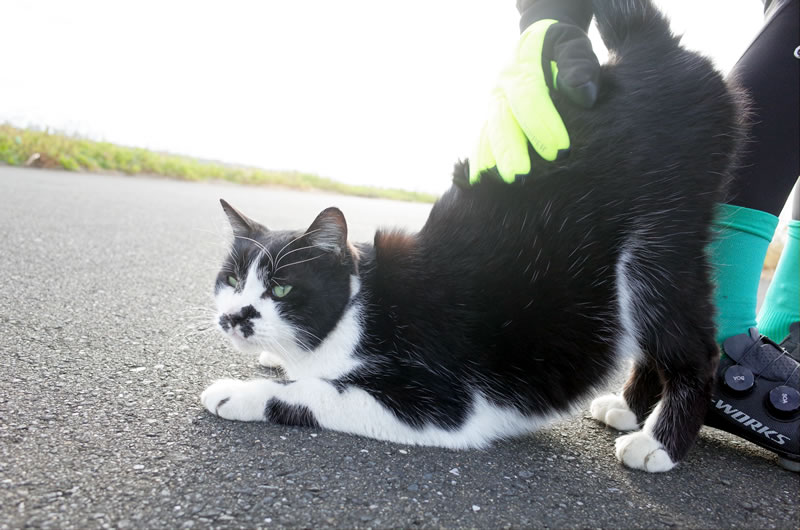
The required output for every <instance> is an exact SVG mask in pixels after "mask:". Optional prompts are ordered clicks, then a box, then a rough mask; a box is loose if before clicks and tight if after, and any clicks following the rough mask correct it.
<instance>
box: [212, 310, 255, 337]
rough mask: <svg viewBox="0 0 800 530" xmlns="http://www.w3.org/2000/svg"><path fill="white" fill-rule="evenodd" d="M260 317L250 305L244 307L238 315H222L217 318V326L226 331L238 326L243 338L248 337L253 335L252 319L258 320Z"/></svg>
mask: <svg viewBox="0 0 800 530" xmlns="http://www.w3.org/2000/svg"><path fill="white" fill-rule="evenodd" d="M260 316H261V313H259V312H258V311H256V308H255V307H253V306H252V305H248V306H245V307H243V308H242V309H241V311H239V312H238V313H232V314H227V315H222V316H221V317H219V325H220V327H221V328H222V329H223V330H225V331H228V330H230V329H232V328H235V327H236V326H239V329H240V330H241V332H242V335H244V336H245V338H247V337H249V336H250V335H252V334H253V322H252V320H253V319H254V318H258V317H260Z"/></svg>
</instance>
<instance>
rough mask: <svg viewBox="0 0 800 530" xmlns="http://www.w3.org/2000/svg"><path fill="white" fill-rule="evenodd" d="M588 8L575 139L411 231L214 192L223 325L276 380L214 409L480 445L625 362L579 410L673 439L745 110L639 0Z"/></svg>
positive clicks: (641, 456)
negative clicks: (591, 50)
mask: <svg viewBox="0 0 800 530" xmlns="http://www.w3.org/2000/svg"><path fill="white" fill-rule="evenodd" d="M595 11H596V16H597V20H598V26H599V29H600V32H601V35H602V36H603V38H604V39H605V41H606V43H607V45H608V47H609V49H610V51H611V52H612V59H611V61H610V63H609V64H608V65H605V66H604V67H603V70H602V74H601V76H602V77H601V86H602V91H601V93H600V95H599V97H598V101H597V104H596V106H595V108H593V109H592V110H584V109H579V108H576V107H574V106H572V105H570V104H568V103H565V104H562V101H561V99H560V96H559V95H558V94H554V96H553V97H554V102H555V104H556V105H557V107H558V109H559V111H560V112H561V114H562V116H563V118H564V122H565V124H566V126H567V129H568V130H569V131H570V137H571V139H572V145H573V147H572V152H571V154H570V156H569V157H568V158H567V159H565V160H561V161H557V162H551V163H547V162H543V161H539V162H537V161H534V162H532V171H531V175H530V176H529V178H527V180H526V181H525V182H523V183H521V184H517V185H506V184H502V183H500V182H499V179H493V178H490V176H488V175H486V176H484V178H482V179H481V183H479V184H476V185H474V186H472V187H469V186H457V185H456V186H453V187H452V188H451V189H450V190H449V191H448V192H447V193H445V195H444V196H443V197H442V198H441V199H440V200H439V201H438V202H437V203H436V204H435V205H434V206H433V208H432V210H431V213H430V216H429V218H428V220H427V222H426V224H425V225H424V227H423V228H422V229H421V230H420V231H419V232H418V233H414V234H409V233H402V232H392V231H379V232H378V233H377V234H376V235H375V239H374V241H373V243H372V244H356V245H353V244H351V243H349V242H348V240H347V226H346V222H345V219H344V216H343V214H342V213H341V212H340V211H339V210H338V209H335V208H329V209H327V210H325V211H323V212H322V213H321V214H320V215H319V216H318V217H317V218H316V220H315V221H314V222H313V223H312V224H311V226H310V227H309V228H308V229H307V230H306V231H305V232H302V231H301V232H291V231H273V230H269V229H267V228H266V227H264V226H263V225H260V224H258V223H256V222H255V221H252V220H250V219H248V218H247V217H245V216H244V215H243V214H241V213H240V212H238V211H236V210H235V209H234V208H232V207H231V206H230V205H228V204H227V203H224V201H223V207H224V208H225V211H226V213H227V215H228V218H229V220H230V221H231V225H232V227H233V232H234V236H235V237H234V242H233V246H232V251H231V253H230V255H229V256H228V258H227V259H226V262H225V265H224V266H223V268H222V270H221V272H220V274H219V276H218V277H217V283H216V301H217V307H218V310H219V317H218V318H219V325H220V328H221V329H222V331H223V333H225V334H226V335H227V336H229V337H230V339H231V340H232V341H233V342H234V344H235V345H236V346H237V347H238V348H239V349H242V350H244V351H252V352H254V353H260V352H262V351H264V350H267V351H269V352H270V353H269V354H263V355H262V360H263V362H264V363H275V364H280V365H281V367H282V368H283V369H284V371H285V374H286V378H287V379H286V380H280V381H278V380H268V379H256V380H251V381H234V380H222V381H218V382H216V383H214V384H213V385H212V386H210V387H209V388H208V389H207V390H206V391H205V392H204V393H203V395H202V402H203V404H204V406H205V407H206V408H207V409H208V410H209V411H211V412H213V413H215V414H217V415H219V416H221V417H224V418H228V419H233V420H242V421H272V422H278V423H285V424H294V425H316V426H320V427H323V428H328V429H334V430H338V431H343V432H349V433H354V434H358V435H363V436H369V437H373V438H379V439H384V440H391V441H396V442H401V443H409V444H424V445H436V446H443V447H453V448H470V447H483V446H486V445H487V444H489V443H490V442H491V441H492V440H495V439H498V438H502V437H508V436H514V435H519V434H523V433H526V432H530V431H532V430H534V429H536V428H537V427H539V426H541V425H542V424H544V423H546V422H548V421H550V420H552V419H554V418H557V417H559V416H561V415H563V414H565V413H568V412H570V411H571V410H572V409H573V408H574V407H575V405H576V403H580V402H581V400H582V399H585V398H586V397H588V396H590V395H591V394H592V392H593V391H594V390H595V389H596V388H597V387H598V386H601V385H602V384H603V383H605V382H606V381H607V378H608V376H609V375H611V374H612V373H614V370H615V368H616V367H618V366H619V365H620V363H622V362H624V361H626V360H632V361H633V369H632V372H631V375H630V379H629V381H628V383H627V384H626V386H625V388H624V389H623V392H622V395H621V396H613V395H611V396H604V397H601V398H598V399H596V400H595V401H594V402H593V403H592V415H593V416H594V417H595V418H597V419H599V420H601V421H604V422H606V423H608V424H609V425H611V426H613V427H616V428H618V429H620V430H632V431H635V432H633V433H631V434H627V435H624V436H622V437H621V438H619V439H618V441H617V449H616V454H617V457H618V458H619V459H620V460H621V461H623V462H624V463H625V464H626V465H628V466H631V467H635V468H640V469H646V470H648V471H665V470H668V469H670V468H672V467H673V466H674V465H675V463H677V462H678V461H679V460H680V459H681V458H683V457H684V456H685V454H686V452H687V451H688V449H689V447H690V445H691V443H692V441H693V440H694V438H695V436H696V435H697V432H698V430H699V428H700V426H701V425H702V422H703V417H704V412H705V408H706V406H707V403H708V401H709V397H710V388H711V382H712V378H713V372H714V367H715V365H716V359H717V356H718V350H717V346H716V344H715V341H714V324H713V307H712V305H711V302H710V296H711V285H710V282H709V271H708V266H707V263H706V257H705V250H704V249H705V245H706V244H707V242H708V240H709V225H710V222H711V219H712V210H713V205H714V204H715V202H717V201H719V200H720V199H721V198H722V188H723V181H724V178H725V176H726V175H727V172H728V171H729V169H730V167H731V164H732V158H733V157H732V153H733V152H734V151H735V149H736V146H737V143H738V142H739V140H740V137H741V127H740V125H739V117H740V116H741V112H740V109H739V104H738V101H737V97H736V95H735V93H734V92H733V91H732V90H731V89H730V88H729V87H728V86H727V85H726V84H725V83H724V82H723V80H722V78H721V77H720V76H719V75H718V74H717V73H716V72H715V71H714V70H713V69H712V67H711V65H710V63H709V62H708V61H707V60H705V59H703V58H700V57H698V56H697V55H695V54H693V53H690V52H687V51H685V50H683V49H681V48H680V47H679V45H678V41H677V39H676V38H675V37H673V36H672V35H671V34H670V32H669V28H668V25H667V22H666V21H665V20H664V19H663V18H662V16H661V15H660V14H659V13H658V12H657V11H656V10H655V9H654V8H653V7H652V6H651V5H650V3H649V2H646V1H634V2H631V1H627V2H624V1H608V2H605V1H604V2H598V3H597V4H596V6H595ZM467 178H468V168H467V167H466V165H464V164H462V165H459V166H457V167H456V172H455V176H454V180H455V181H456V182H461V181H465V180H466V179H467ZM640 428H641V430H638V429H640Z"/></svg>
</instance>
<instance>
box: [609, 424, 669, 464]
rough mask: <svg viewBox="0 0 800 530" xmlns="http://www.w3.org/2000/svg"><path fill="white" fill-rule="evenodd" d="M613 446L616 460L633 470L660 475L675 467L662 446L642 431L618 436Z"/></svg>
mask: <svg viewBox="0 0 800 530" xmlns="http://www.w3.org/2000/svg"><path fill="white" fill-rule="evenodd" d="M615 445H616V455H617V460H619V461H620V462H622V463H623V464H625V465H626V466H628V467H632V468H633V469H641V470H644V471H647V472H649V473H662V472H664V471H669V470H670V469H672V468H673V467H675V464H676V462H673V461H672V459H671V458H670V457H669V455H668V454H667V451H666V449H664V446H663V445H661V443H659V442H658V440H656V439H655V438H653V437H652V436H651V435H650V434H648V433H646V432H644V431H639V432H632V433H630V434H625V435H623V436H620V437H619V438H617V441H616V443H615Z"/></svg>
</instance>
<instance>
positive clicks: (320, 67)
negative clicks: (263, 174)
mask: <svg viewBox="0 0 800 530" xmlns="http://www.w3.org/2000/svg"><path fill="white" fill-rule="evenodd" d="M658 3H659V4H661V5H662V6H663V7H664V8H665V10H666V11H667V12H668V14H669V15H670V16H671V17H672V19H673V29H675V30H676V31H677V32H679V33H684V34H685V37H684V42H685V43H686V44H687V45H688V46H689V47H691V48H694V49H698V50H701V51H703V52H704V53H706V54H707V55H709V56H711V57H712V58H713V59H714V60H715V61H716V62H717V64H718V66H719V67H720V68H722V69H723V70H727V69H729V68H730V67H731V66H732V65H733V63H734V62H735V61H736V59H737V58H738V56H739V55H740V54H741V52H742V51H744V49H745V48H746V47H747V45H748V44H749V43H750V41H751V39H752V38H753V36H755V34H756V32H757V31H758V28H759V27H760V25H761V21H762V4H761V2H760V1H758V0H662V1H660V2H658ZM514 4H515V2H514V0H404V1H402V2H388V1H384V0H338V1H331V0H304V1H289V0H252V1H248V0H231V1H226V2H221V1H219V0H217V1H213V2H211V1H205V0H174V1H173V0H124V1H123V0H115V1H112V0H69V1H66V0H2V1H1V2H0V50H3V58H2V63H1V64H0V122H4V121H8V122H11V123H13V124H16V125H21V126H29V125H35V126H50V127H51V128H55V129H57V130H62V131H67V132H73V133H79V134H82V135H86V136H89V137H90V138H94V139H104V140H108V141H112V142H116V143H121V144H125V145H133V146H141V147H147V148H151V149H156V150H163V151H170V152H174V153H181V154H188V155H193V156H198V157H202V158H208V159H217V160H223V161H226V162H234V163H241V164H246V165H254V166H258V167H263V168H267V169H292V170H299V171H306V172H311V173H316V174H319V175H322V176H327V177H332V178H335V179H337V180H341V181H345V182H351V183H362V184H370V185H376V186H385V187H402V188H406V189H416V190H424V191H430V192H434V193H438V192H441V191H443V190H444V189H446V188H447V187H448V186H449V184H450V172H451V169H452V165H453V163H454V162H455V160H456V159H457V158H459V157H466V156H468V155H469V154H470V151H471V149H472V146H473V143H474V141H475V139H476V135H477V132H478V130H479V128H480V125H481V123H482V121H483V119H484V117H485V105H486V101H487V95H488V93H489V91H490V89H491V87H492V85H493V83H494V79H495V77H496V75H497V73H498V71H499V70H500V69H501V67H502V66H503V64H504V63H505V61H506V59H507V58H508V57H509V56H510V52H511V50H512V49H513V46H514V44H515V42H516V38H517V35H518V30H517V19H518V15H517V12H516V9H515V7H514ZM592 34H593V36H594V37H595V42H596V44H595V46H596V47H597V49H598V50H600V49H601V48H600V47H601V44H600V43H599V38H597V35H596V31H595V30H594V29H593V30H592ZM599 55H600V54H599Z"/></svg>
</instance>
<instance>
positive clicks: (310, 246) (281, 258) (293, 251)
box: [275, 245, 317, 267]
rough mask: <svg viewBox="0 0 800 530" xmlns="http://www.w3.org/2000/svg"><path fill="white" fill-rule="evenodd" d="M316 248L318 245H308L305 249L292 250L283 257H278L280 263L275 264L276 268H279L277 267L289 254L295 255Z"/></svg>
mask: <svg viewBox="0 0 800 530" xmlns="http://www.w3.org/2000/svg"><path fill="white" fill-rule="evenodd" d="M316 246H317V245H308V246H305V247H299V248H295V249H292V250H290V251H288V252H286V253H285V254H283V255H278V261H276V262H275V266H276V267H277V266H279V265H280V264H281V261H282V260H283V258H285V257H286V256H288V255H289V254H293V253H295V252H299V251H301V250H308V249H310V248H315V247H316Z"/></svg>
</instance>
